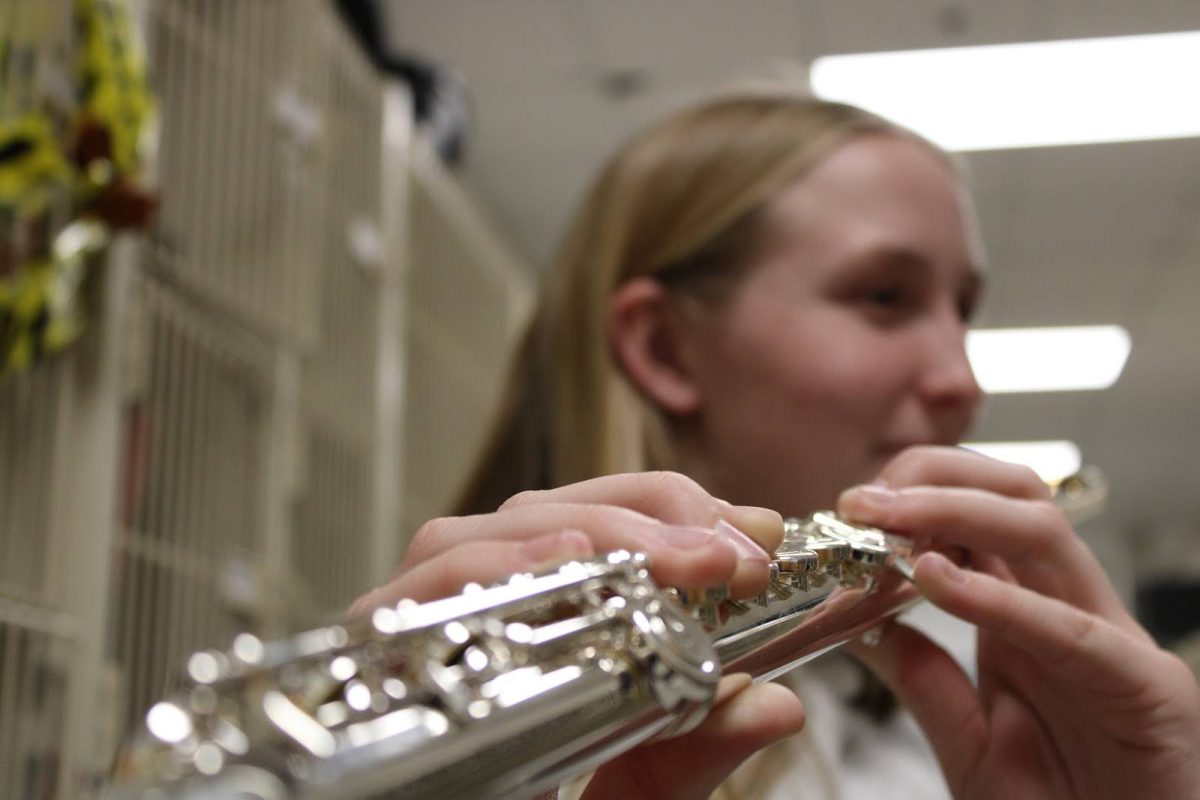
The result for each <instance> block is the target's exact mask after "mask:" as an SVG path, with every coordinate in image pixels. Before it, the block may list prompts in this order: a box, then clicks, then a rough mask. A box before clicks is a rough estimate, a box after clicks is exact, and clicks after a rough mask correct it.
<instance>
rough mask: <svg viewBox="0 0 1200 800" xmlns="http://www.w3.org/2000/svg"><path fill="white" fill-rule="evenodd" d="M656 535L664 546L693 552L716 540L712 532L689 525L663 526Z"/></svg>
mask: <svg viewBox="0 0 1200 800" xmlns="http://www.w3.org/2000/svg"><path fill="white" fill-rule="evenodd" d="M658 535H659V536H660V537H661V538H662V540H663V543H664V544H666V545H667V546H669V547H674V548H675V549H677V550H695V549H696V548H697V547H704V546H706V545H708V544H709V543H710V542H712V541H714V540H715V539H716V534H715V533H713V531H712V530H710V529H708V528H697V527H692V526H689V525H663V526H662V527H660V528H659V529H658Z"/></svg>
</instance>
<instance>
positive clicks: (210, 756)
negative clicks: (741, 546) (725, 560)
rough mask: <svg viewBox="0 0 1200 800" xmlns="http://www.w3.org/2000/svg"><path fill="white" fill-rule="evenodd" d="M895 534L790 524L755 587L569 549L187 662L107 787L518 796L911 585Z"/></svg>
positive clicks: (891, 600)
mask: <svg viewBox="0 0 1200 800" xmlns="http://www.w3.org/2000/svg"><path fill="white" fill-rule="evenodd" d="M909 553H910V545H909V543H908V542H907V541H905V540H903V539H901V538H899V537H893V536H890V535H887V534H885V533H883V532H882V531H879V530H876V529H872V528H863V527H858V526H852V525H848V524H846V523H845V522H843V521H841V520H840V519H838V518H837V517H836V516H835V515H833V514H830V513H822V514H816V515H813V516H812V517H809V518H807V519H805V520H789V521H788V522H787V523H786V525H785V537H784V542H783V545H782V546H781V547H780V548H779V550H778V551H777V552H776V554H775V558H774V559H773V561H772V562H771V580H770V584H769V586H768V587H767V589H766V590H765V591H764V592H763V593H762V594H761V595H760V596H759V597H757V598H755V599H752V600H749V601H732V600H729V599H728V597H727V596H726V593H724V592H723V591H722V590H719V589H708V590H700V591H696V590H675V589H664V588H660V587H659V586H657V585H656V584H655V582H654V581H653V580H652V578H651V577H650V575H649V572H648V564H647V561H646V559H645V557H643V556H640V555H637V554H630V553H624V552H618V553H612V554H609V555H608V556H606V557H603V558H599V559H596V560H592V561H586V562H571V563H568V564H565V565H563V566H562V567H560V568H559V569H557V570H555V571H553V572H550V573H547V574H544V575H539V576H529V575H518V576H514V577H513V578H512V579H511V580H509V581H508V582H507V583H504V584H502V585H498V586H493V587H490V588H486V589H485V588H480V587H468V588H467V589H466V590H464V592H463V593H462V594H460V595H457V596H454V597H450V598H446V599H444V600H438V601H434V602H431V603H424V604H414V603H408V602H402V603H401V604H399V605H398V606H395V607H385V608H379V609H376V610H375V611H374V612H373V613H372V614H370V615H369V616H366V617H364V618H361V619H356V620H352V621H350V622H348V623H346V624H342V625H333V626H329V627H326V628H321V629H318V630H314V631H309V632H307V633H303V634H300V635H298V636H295V637H293V638H291V639H286V640H282V641H278V642H270V643H264V642H262V641H260V640H259V639H257V638H256V637H253V636H250V635H248V634H242V635H241V636H239V637H237V638H236V639H235V641H234V643H233V647H232V648H231V649H230V650H228V651H204V652H199V653H196V654H194V655H193V656H192V657H191V659H190V660H189V662H188V680H187V685H186V686H185V687H184V688H183V689H181V690H180V691H179V692H178V693H176V695H175V696H173V697H172V698H170V699H169V700H166V701H164V702H161V703H158V704H157V705H155V706H154V707H153V708H152V709H151V710H150V711H149V713H148V714H147V716H146V723H145V726H144V729H143V730H142V731H140V732H139V734H138V736H137V737H136V738H135V740H134V741H133V742H132V743H131V746H130V747H128V748H127V750H126V752H125V754H124V755H123V757H122V759H121V761H120V765H119V768H118V773H117V776H116V781H115V783H114V785H113V787H112V788H111V789H110V790H109V792H108V793H107V795H106V796H108V797H111V798H135V797H136V798H150V797H154V798H188V800H197V799H198V798H217V797H221V798H227V797H244V798H259V799H260V800H276V799H277V798H284V797H299V798H306V799H308V800H318V799H323V798H334V797H336V798H339V799H340V800H346V799H348V798H373V797H389V798H422V797H437V798H458V797H461V798H466V797H470V798H485V797H486V798H517V797H530V796H532V795H535V794H537V793H538V792H540V791H543V790H546V789H548V788H552V787H554V786H555V785H557V784H558V783H560V782H562V781H563V780H565V779H567V778H569V777H571V776H573V775H577V774H579V773H582V772H585V771H587V770H589V769H592V768H594V767H595V766H597V765H599V764H601V763H603V762H605V761H607V760H609V759H611V758H613V757H614V756H616V755H618V754H620V753H622V752H625V751H626V750H629V749H631V748H633V747H634V746H636V745H638V744H639V743H641V742H644V741H646V740H648V739H651V738H653V737H664V736H671V735H677V734H680V733H683V732H686V731H687V730H690V729H692V728H694V727H695V726H696V725H698V724H699V723H700V721H701V720H702V719H703V718H704V716H705V714H706V713H707V711H708V709H709V707H710V706H711V704H712V702H713V699H714V697H715V695H716V689H717V682H718V680H719V678H720V676H721V674H723V673H726V674H727V673H732V672H748V673H750V674H751V675H752V676H753V677H754V678H755V679H756V680H767V679H770V678H772V677H774V676H776V675H779V674H781V673H782V672H784V671H786V670H788V669H790V668H792V667H795V666H797V665H799V664H801V663H803V662H805V661H807V660H810V659H811V658H814V657H816V656H817V655H820V654H821V653H823V652H825V651H827V650H829V649H831V648H833V647H836V646H837V645H839V644H841V643H843V642H845V641H847V640H849V639H851V638H853V637H854V636H857V635H859V634H861V633H863V632H865V631H868V630H869V629H871V628H872V627H874V626H877V625H879V624H880V623H881V622H883V621H884V620H886V619H887V618H888V617H890V616H892V615H894V614H896V613H897V612H898V611H900V610H902V609H903V608H904V607H905V606H907V605H908V604H910V603H911V602H912V601H914V600H915V599H916V598H917V595H916V591H915V588H914V587H913V586H912V584H911V582H910V581H908V580H907V579H906V577H905V567H906V564H907V561H906V558H907V556H908V555H909Z"/></svg>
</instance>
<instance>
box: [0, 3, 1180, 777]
mask: <svg viewBox="0 0 1200 800" xmlns="http://www.w3.org/2000/svg"><path fill="white" fill-rule="evenodd" d="M1189 31H1200V6H1197V5H1196V4H1195V3H1194V2H1190V0H1145V1H1144V2H1140V3H1137V4H1131V3H1121V2H1109V1H1108V0H1104V1H1103V2H1101V1H1100V0H1088V1H1087V2H1085V1H1084V0H1010V1H1009V2H1006V3H1002V4H1001V3H993V2H985V1H984V0H910V2H905V3H896V2H888V1H887V0H750V1H748V2H738V3H734V2H729V1H728V0H656V2H642V1H641V0H382V1H381V2H370V1H362V0H343V2H326V1H325V0H286V1H285V0H143V1H142V2H137V1H136V0H128V1H125V0H79V1H78V2H73V1H72V0H0V359H2V360H0V797H6V798H7V797H13V798H50V797H76V796H79V795H81V794H85V793H87V791H89V790H90V789H91V788H93V787H94V786H95V785H96V782H97V781H98V780H99V778H100V776H102V775H103V773H104V771H105V770H106V769H107V766H108V763H109V760H110V758H111V756H112V753H113V751H114V749H115V747H116V743H117V741H118V739H119V736H120V735H121V733H122V732H123V731H124V730H125V729H126V728H127V727H128V726H129V725H131V724H134V723H136V722H137V721H138V720H139V719H140V717H141V714H142V713H143V712H144V710H145V708H146V707H147V706H148V705H149V704H150V703H151V702H153V700H154V699H156V698H157V697H159V696H160V695H161V694H163V693H164V692H165V691H167V690H169V689H170V688H171V687H172V685H173V684H174V682H175V681H176V680H177V679H178V677H179V674H180V670H179V668H180V665H181V663H182V661H183V659H184V658H185V656H186V654H187V653H188V652H190V651H192V650H194V649H196V648H200V647H211V646H224V645H226V644H227V643H228V641H229V639H230V638H231V636H232V635H233V634H234V633H235V632H236V631H239V630H252V631H255V632H257V633H259V634H261V635H277V634H279V633H281V632H283V631H287V630H293V629H295V628H296V627H297V626H300V625H307V624H313V623H315V622H320V621H324V620H328V619H331V618H335V617H336V616H337V615H338V614H339V613H340V612H341V610H342V609H343V608H344V607H345V605H346V604H347V603H348V602H349V601H350V600H352V599H353V598H354V597H355V596H357V595H358V594H360V593H362V592H363V591H365V590H366V589H368V588H370V587H372V586H374V585H377V584H379V583H381V582H383V581H384V580H386V579H387V577H388V575H389V574H390V573H391V571H392V569H393V568H394V566H395V564H396V563H397V562H398V561H399V558H400V555H401V553H402V552H403V547H404V545H405V542H406V541H407V538H408V536H409V535H411V532H412V531H413V530H415V528H416V527H417V526H418V525H419V524H420V523H421V522H422V521H423V520H425V519H428V518H430V517H433V516H436V515H438V514H440V513H444V511H445V509H446V505H447V503H448V501H449V500H450V498H451V497H452V496H453V495H454V493H455V492H456V491H457V490H458V489H459V488H460V482H461V481H462V480H464V479H465V477H466V475H465V470H466V469H467V465H468V461H469V459H470V457H471V454H472V452H473V451H474V449H475V448H476V447H477V446H478V445H479V440H480V437H481V436H482V434H483V432H484V430H485V429H486V428H487V425H488V422H489V419H490V415H491V413H492V409H493V406H494V405H495V402H496V399H497V398H496V394H497V389H498V384H499V381H500V379H501V377H502V376H503V374H504V367H505V362H506V359H507V357H508V354H509V349H510V346H511V343H512V342H513V337H514V336H515V334H516V332H517V331H519V330H520V328H521V325H522V323H523V321H524V319H525V318H526V315H527V314H528V312H529V310H530V308H531V305H532V302H533V297H534V294H535V292H536V286H537V283H538V280H539V276H540V274H541V270H542V268H543V266H544V265H545V263H546V261H547V260H548V257H549V255H550V254H551V252H552V250H553V248H554V246H555V244H556V241H557V238H558V236H559V234H560V232H561V229H562V226H563V225H564V223H565V221H566V218H567V216H568V215H569V213H570V212H571V209H572V208H573V206H574V204H575V202H576V201H577V199H578V197H579V195H580V193H581V192H582V190H583V188H584V184H585V182H586V181H587V179H588V178H589V177H590V176H591V175H592V174H593V173H594V172H595V170H596V169H597V168H598V167H599V165H600V163H601V161H602V159H603V158H604V157H605V156H606V155H607V154H608V153H609V152H611V151H612V150H613V149H614V148H615V147H616V145H617V144H618V143H619V142H620V141H621V140H622V139H623V138H624V137H625V136H627V135H628V134H629V133H631V132H632V131H634V130H635V129H637V128H639V127H641V126H642V125H644V124H646V123H647V122H649V121H650V120H652V119H654V118H656V117H659V116H661V115H662V114H663V113H665V112H666V111H668V110H670V109H672V108H674V107H677V106H679V105H681V104H683V103H685V102H688V101H690V100H693V99H695V98H697V97H699V96H701V95H703V94H705V93H707V92H709V91H711V90H713V89H715V88H719V87H721V86H726V85H729V84H731V83H736V82H741V81H746V80H753V79H770V80H785V81H788V82H790V83H792V84H794V85H795V86H797V87H798V88H802V87H805V86H808V85H809V83H810V78H811V79H812V83H813V88H814V89H815V90H817V91H818V92H821V91H822V88H821V84H820V83H819V82H818V81H817V80H816V77H817V76H818V75H819V73H818V71H816V70H810V67H812V66H813V65H814V63H818V64H820V63H824V64H825V65H826V66H827V67H828V69H829V71H830V72H832V71H833V70H834V68H835V67H837V66H838V65H839V63H844V62H838V61H837V60H836V59H831V58H826V59H824V61H823V62H820V61H818V59H822V57H827V56H835V55H844V54H859V53H878V52H886V51H910V50H921V49H928V48H963V47H967V46H973V45H1003V44H1014V43H1025V42H1047V41H1054V40H1075V39H1082V38H1091V37H1127V36H1131V35H1135V34H1161V33H1170V32H1189ZM1158 42H1163V44H1158ZM1193 44H1194V46H1193V47H1192V48H1191V49H1192V50H1193V51H1195V52H1197V53H1200V43H1193ZM1167 45H1168V42H1167V40H1153V41H1152V42H1151V46H1150V50H1149V52H1150V53H1154V52H1160V53H1162V52H1167V51H1168V50H1169V49H1170V48H1169V47H1168V46H1167ZM1005 52H1007V51H1005ZM1078 52H1079V51H1067V52H1066V53H1065V54H1061V55H1054V56H1052V57H1051V58H1050V60H1049V61H1045V60H1039V58H1035V57H1034V56H1027V55H1026V54H1023V51H1022V52H1019V53H1017V54H1016V55H1007V56H1005V57H1006V58H1011V59H1012V60H1010V61H1009V62H1004V63H1005V66H1002V69H1001V72H1000V73H999V77H998V78H997V80H998V81H999V84H998V85H1003V86H1010V87H1011V86H1016V87H1018V89H1020V90H1021V91H1020V92H1018V94H1017V97H1018V105H1017V106H1016V107H1015V110H1012V111H1006V112H1004V113H1005V114H1006V115H1007V116H1005V117H1004V118H1003V119H1000V120H997V121H989V120H986V119H985V120H983V121H984V123H985V126H984V127H986V128H988V129H990V130H992V131H993V132H995V131H996V130H997V129H998V128H1000V127H1003V124H1002V123H1003V122H1004V121H1005V120H1014V119H1016V120H1031V119H1033V120H1036V119H1037V118H1038V117H1039V115H1040V113H1041V112H1040V111H1039V110H1037V109H1036V108H1035V107H1033V106H1032V105H1031V106H1029V107H1027V108H1022V107H1021V106H1020V105H1019V102H1020V99H1021V98H1022V97H1026V94H1022V93H1021V92H1027V89H1024V88H1022V84H1021V83H1020V79H1021V75H1022V74H1023V73H1022V71H1021V67H1022V65H1025V66H1029V65H1033V66H1032V67H1031V69H1034V70H1035V77H1036V76H1037V75H1042V73H1044V75H1043V77H1044V79H1045V80H1044V81H1038V82H1040V83H1046V84H1054V80H1055V76H1056V74H1057V72H1058V71H1059V70H1060V69H1061V70H1062V71H1063V72H1064V74H1067V75H1068V76H1074V77H1070V80H1075V81H1079V80H1082V78H1080V77H1079V75H1080V74H1083V75H1084V77H1086V76H1087V75H1092V76H1093V77H1095V79H1096V81H1098V82H1099V85H1097V86H1088V87H1085V86H1082V85H1080V86H1075V85H1073V84H1071V83H1070V82H1069V81H1068V83H1066V84H1064V85H1065V86H1066V88H1065V89H1063V90H1061V91H1062V95H1061V101H1062V104H1063V105H1069V104H1070V103H1071V102H1072V100H1073V99H1074V98H1076V97H1077V96H1083V95H1085V94H1088V93H1091V95H1094V96H1096V97H1098V98H1099V100H1100V102H1101V104H1102V105H1103V104H1104V103H1106V102H1107V103H1109V105H1108V106H1107V109H1106V113H1107V116H1109V117H1113V118H1117V119H1126V120H1128V119H1135V118H1136V119H1138V120H1144V119H1146V118H1148V117H1149V116H1150V111H1152V110H1153V109H1152V108H1149V107H1148V106H1147V105H1146V104H1142V105H1122V103H1123V102H1124V101H1122V100H1121V98H1122V97H1123V96H1124V95H1123V94H1122V92H1132V94H1133V95H1135V96H1138V97H1143V98H1145V97H1148V98H1152V99H1153V103H1157V104H1159V105H1161V106H1164V107H1169V108H1170V109H1172V110H1173V111H1175V112H1180V113H1177V114H1176V116H1177V117H1179V116H1180V115H1181V114H1182V116H1184V117H1186V116H1187V114H1188V113H1191V114H1192V115H1193V116H1195V115H1196V114H1200V100H1197V98H1196V95H1195V90H1194V81H1195V77H1196V74H1197V72H1194V71H1193V72H1186V71H1183V68H1181V67H1179V66H1178V63H1179V62H1171V63H1173V64H1175V66H1174V67H1171V66H1170V64H1168V71H1166V72H1162V73H1160V74H1159V75H1158V77H1157V78H1154V77H1150V78H1140V79H1138V80H1141V81H1148V82H1143V83H1134V84H1133V85H1132V86H1129V85H1126V83H1127V82H1126V81H1125V80H1124V79H1123V77H1122V76H1124V75H1126V74H1132V71H1133V70H1134V68H1135V67H1137V66H1138V65H1139V64H1140V63H1142V62H1143V61H1149V60H1152V59H1151V57H1150V56H1139V55H1136V54H1135V55H1129V54H1128V51H1126V54H1125V55H1115V56H1110V57H1108V58H1107V59H1105V58H1104V57H1101V61H1100V62H1098V64H1099V66H1095V67H1087V68H1086V69H1082V70H1080V69H1078V68H1079V66H1080V64H1082V63H1083V61H1082V58H1083V56H1082V55H1078ZM939 63H940V62H939ZM1073 68H1075V69H1076V71H1075V72H1072V71H1071V70H1072V69H1073ZM936 69H941V70H942V71H943V72H949V71H954V70H955V68H954V67H947V66H940V67H936ZM1114 69H1115V71H1114ZM1196 69H1200V65H1197V66H1196ZM1038 71H1041V72H1038ZM1114 76H1115V77H1114ZM877 82H878V79H876V83H877ZM912 83H922V82H919V81H912V82H910V86H908V87H907V88H912V85H911V84H912ZM829 86H830V87H833V88H830V89H828V90H827V91H826V94H827V95H828V96H834V95H835V94H836V92H837V91H842V89H839V88H837V86H840V84H838V85H835V84H834V83H830V84H829ZM981 87H982V88H981ZM972 90H973V91H974V94H975V95H976V96H978V95H985V96H986V97H988V98H994V97H996V96H998V91H999V90H995V91H993V90H992V89H991V88H990V87H983V85H982V84H979V85H977V86H974V87H972V86H971V85H968V86H967V91H972ZM846 91H849V90H846ZM898 92H899V90H898V89H897V90H896V91H895V92H892V93H891V96H892V97H893V99H895V97H899V94H898ZM863 102H865V100H864V101H863ZM896 102H899V103H900V104H901V105H900V106H899V107H898V108H897V109H895V110H894V111H895V113H896V114H897V116H902V114H903V113H905V111H906V109H908V108H909V107H912V108H915V107H916V106H917V105H918V104H919V103H920V102H921V101H920V100H919V99H912V100H905V99H904V98H902V97H901V98H900V99H899V100H897V101H896ZM904 103H908V104H909V105H908V106H905V105H904ZM1153 103H1152V104H1150V105H1151V106H1152V105H1153ZM934 104H935V105H937V106H938V107H940V108H942V109H943V110H945V109H946V108H947V107H949V108H951V109H953V110H955V111H956V112H957V117H958V118H959V120H960V121H961V120H963V119H967V120H970V119H975V118H979V117H981V116H982V115H985V114H986V113H988V108H986V107H985V108H977V107H975V106H973V105H972V104H971V103H970V102H969V100H962V99H956V100H947V99H942V100H941V101H940V102H939V101H937V99H936V98H935V100H934ZM985 106H990V104H985ZM997 107H999V106H998V105H997ZM1193 107H1195V108H1193ZM892 110H893V109H890V108H889V111H892ZM993 110H994V109H993ZM1084 113H1085V111H1084V110H1082V109H1081V110H1080V111H1079V114H1078V115H1077V118H1078V119H1083V118H1084V117H1083V116H1082V115H1083V114H1084ZM902 121H903V120H902ZM913 124H914V125H915V124H916V122H914V123H913ZM1097 125H1098V123H1097ZM1135 127H1137V126H1135ZM1094 129H1096V125H1091V126H1090V127H1088V130H1094ZM930 135H931V136H933V137H934V138H935V139H936V138H937V132H936V131H932V130H931V131H930ZM1198 135H1200V126H1194V127H1192V128H1188V127H1187V121H1186V119H1185V120H1184V122H1183V123H1181V126H1180V127H1177V128H1176V129H1174V130H1173V131H1168V132H1167V133H1158V134H1150V133H1145V132H1142V133H1137V132H1136V131H1135V132H1134V133H1132V134H1130V133H1128V131H1127V132H1126V133H1117V134H1113V135H1112V136H1111V137H1110V138H1112V139H1120V138H1122V137H1123V138H1125V139H1131V140H1124V141H1094V139H1096V138H1099V139H1102V140H1103V139H1104V138H1105V137H1104V136H1097V137H1092V139H1093V141H1088V142H1086V143H1078V144H1073V143H1068V142H1066V141H1059V142H1057V143H1046V142H1041V143H1039V142H1038V141H1034V140H1026V141H1022V142H1019V143H1016V144H1015V145H1012V146H1007V145H1004V144H1003V143H1002V142H998V141H991V142H985V143H984V144H983V145H979V144H978V143H977V144H974V145H972V144H969V143H964V144H962V145H961V146H957V147H956V146H955V145H954V143H953V142H952V141H947V144H948V145H950V146H952V147H955V149H958V150H960V151H961V152H962V158H963V159H964V162H965V164H966V167H967V171H968V173H969V175H970V180H971V183H972V186H973V190H974V193H975V197H976V200H977V203H978V206H979V212H980V217H981V223H982V228H983V237H984V240H985V242H986V245H987V250H988V255H989V262H990V267H989V269H990V274H989V289H988V297H987V300H986V303H985V309H984V312H983V316H982V318H981V320H980V326H981V327H983V328H986V329H993V328H1010V327H1028V326H1035V327H1040V326H1066V325H1087V326H1096V325H1105V326H1110V325H1116V326H1121V328H1123V329H1124V331H1125V332H1126V333H1127V335H1128V339H1129V341H1130V342H1131V345H1132V346H1131V349H1130V351H1129V355H1128V360H1127V361H1126V362H1125V363H1124V369H1123V371H1120V374H1119V378H1117V380H1116V381H1115V383H1113V384H1112V385H1111V386H1109V387H1108V388H1103V389H1095V390H1075V391H1021V392H1011V393H1003V394H996V395H994V396H992V397H991V398H990V399H989V401H988V403H987V406H986V409H985V413H984V415H983V418H982V421H981V424H980V425H979V427H978V429H977V430H976V431H975V432H974V434H973V439H975V440H978V441H986V442H1012V441H1046V440H1054V441H1066V442H1070V443H1073V445H1074V446H1075V447H1076V448H1077V449H1078V451H1079V452H1081V453H1082V455H1083V458H1084V460H1086V461H1088V462H1092V463H1095V464H1099V465H1100V466H1101V467H1102V468H1103V469H1104V471H1105V473H1106V474H1107V475H1108V480H1109V482H1110V484H1111V498H1110V502H1109V504H1108V508H1107V511H1106V513H1105V514H1104V515H1103V516H1101V517H1099V518H1097V519H1095V520H1093V521H1091V522H1089V523H1087V524H1086V525H1085V526H1084V527H1083V528H1082V533H1083V535H1084V536H1085V537H1086V538H1087V539H1088V541H1089V542H1090V543H1091V544H1092V546H1093V547H1094V548H1095V549H1096V551H1097V552H1098V553H1099V554H1100V556H1101V558H1102V560H1103V561H1104V563H1105V565H1106V567H1107V568H1108V569H1109V571H1110V574H1111V575H1112V576H1113V579H1114V581H1115V582H1116V584H1117V586H1118V588H1119V589H1120V590H1121V592H1122V593H1123V595H1124V596H1125V598H1126V599H1127V601H1128V602H1129V603H1130V604H1131V605H1133V606H1134V607H1135V608H1136V610H1137V612H1138V614H1139V617H1140V618H1141V619H1142V620H1143V621H1144V622H1145V623H1146V624H1147V625H1148V626H1149V627H1150V628H1151V629H1152V630H1153V631H1154V632H1155V634H1156V635H1157V636H1158V637H1159V639H1160V641H1162V642H1163V643H1164V644H1167V645H1170V646H1173V647H1176V648H1179V649H1181V650H1187V649H1188V648H1195V644H1194V639H1192V638H1189V633H1190V632H1192V631H1193V630H1194V629H1195V627H1196V626H1197V625H1200V610H1198V609H1200V588H1198V587H1200V533H1198V525H1200V523H1198V520H1200V480H1198V479H1197V477H1196V467H1195V462H1196V457H1195V454H1196V452H1197V449H1198V447H1200V425H1198V424H1197V423H1196V421H1195V420H1194V419H1193V417H1194V415H1195V411H1194V409H1196V408H1198V407H1200V363H1198V359H1197V355H1196V351H1195V348H1196V343H1195V339H1196V331H1197V326H1196V322H1195V320H1194V317H1195V314H1196V309H1197V308H1200V269H1198V268H1200V225H1198V224H1197V221H1198V220H1200V138H1196V137H1197V136H1198ZM1147 137H1157V138H1147ZM1062 357H1063V358H1064V362H1063V365H1064V367H1063V368H1064V371H1066V370H1067V368H1068V367H1069V362H1070V361H1071V360H1072V356H1071V355H1070V354H1069V353H1068V354H1066V355H1064V356H1062ZM1010 359H1011V357H1010ZM1194 635H1195V634H1194V633H1193V634H1192V636H1193V637H1194Z"/></svg>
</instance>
